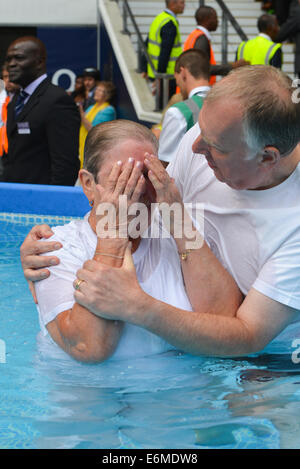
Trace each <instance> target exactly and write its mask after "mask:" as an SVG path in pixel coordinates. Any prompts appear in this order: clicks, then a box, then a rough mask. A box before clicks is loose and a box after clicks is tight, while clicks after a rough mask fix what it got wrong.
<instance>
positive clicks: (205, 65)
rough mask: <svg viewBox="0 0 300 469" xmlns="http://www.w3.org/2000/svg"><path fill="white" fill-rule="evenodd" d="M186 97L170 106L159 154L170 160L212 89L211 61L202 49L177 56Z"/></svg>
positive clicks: (179, 81) (178, 75) (180, 84)
mask: <svg viewBox="0 0 300 469" xmlns="http://www.w3.org/2000/svg"><path fill="white" fill-rule="evenodd" d="M174 76H175V79H176V83H177V86H178V87H179V88H180V92H181V95H182V98H183V100H184V101H180V102H178V103H176V104H173V106H171V107H169V109H168V110H167V111H166V114H165V116H164V120H163V124H162V131H161V134H160V137H159V147H158V157H159V159H160V160H162V161H164V162H166V163H170V161H172V160H173V159H174V158H175V156H176V153H177V149H178V146H179V144H180V142H181V139H182V137H183V136H184V134H185V133H186V132H187V131H188V130H189V129H190V128H191V127H193V125H194V124H195V123H196V122H197V121H198V116H199V111H200V109H201V107H202V105H203V98H204V97H205V96H206V94H207V92H208V91H209V88H210V87H209V61H208V57H207V56H206V54H205V53H204V52H202V51H200V50H195V49H190V50H187V51H185V52H183V53H182V54H181V55H180V56H179V57H178V59H177V61H176V65H175V73H174Z"/></svg>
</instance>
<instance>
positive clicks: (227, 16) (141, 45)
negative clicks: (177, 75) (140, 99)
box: [111, 0, 248, 111]
mask: <svg viewBox="0 0 300 469" xmlns="http://www.w3.org/2000/svg"><path fill="white" fill-rule="evenodd" d="M111 1H114V2H117V3H118V4H120V3H121V2H122V17H123V30H122V33H123V34H128V35H129V36H131V32H130V31H129V29H128V19H129V18H130V21H131V23H132V26H133V29H134V32H135V34H136V36H137V40H138V42H137V47H138V64H139V65H138V70H137V71H138V72H141V69H140V64H141V57H142V56H144V57H145V59H146V61H147V63H148V64H149V66H150V67H151V70H152V72H153V74H154V76H155V81H156V94H155V111H160V110H162V109H163V108H164V107H165V106H166V105H167V103H168V99H169V81H170V79H172V78H174V76H173V75H168V74H166V73H158V72H157V71H156V70H155V67H154V65H153V62H152V60H151V58H150V56H149V54H148V51H147V47H146V45H145V41H144V39H143V37H142V35H141V32H140V30H139V27H138V25H137V23H136V21H135V18H134V15H133V13H132V10H131V8H130V6H129V3H128V0H111ZM216 2H217V3H218V5H219V6H220V8H221V9H222V23H221V31H222V63H223V64H227V63H228V23H229V22H230V23H231V25H232V26H233V28H234V29H235V31H236V33H237V34H238V35H239V36H240V38H241V40H242V41H247V40H248V37H247V35H246V34H245V32H244V31H243V29H242V28H241V26H240V25H239V24H238V22H237V21H236V19H235V18H234V16H233V15H232V13H231V11H230V10H229V9H228V7H227V5H226V4H225V3H224V1H223V0H216ZM199 6H205V0H199Z"/></svg>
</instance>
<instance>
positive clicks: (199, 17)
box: [195, 6, 216, 24]
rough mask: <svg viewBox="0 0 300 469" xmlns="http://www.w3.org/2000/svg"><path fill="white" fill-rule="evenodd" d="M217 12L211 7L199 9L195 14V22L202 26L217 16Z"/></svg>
mask: <svg viewBox="0 0 300 469" xmlns="http://www.w3.org/2000/svg"><path fill="white" fill-rule="evenodd" d="M215 12H216V10H215V9H214V8H212V7H209V6H203V7H199V8H197V10H196V13H195V20H196V22H197V24H202V23H203V22H205V21H206V20H208V19H209V18H210V17H211V16H212V15H213V14H215Z"/></svg>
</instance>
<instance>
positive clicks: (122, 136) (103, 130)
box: [83, 119, 158, 180]
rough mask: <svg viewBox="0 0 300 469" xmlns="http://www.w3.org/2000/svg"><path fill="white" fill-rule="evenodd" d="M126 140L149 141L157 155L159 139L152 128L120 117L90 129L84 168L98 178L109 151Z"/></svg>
mask: <svg viewBox="0 0 300 469" xmlns="http://www.w3.org/2000/svg"><path fill="white" fill-rule="evenodd" d="M126 140H136V141H137V142H139V143H145V142H148V143H150V144H151V145H152V148H153V154H155V155H157V152H158V141H157V139H156V137H155V135H154V134H153V133H152V132H151V130H149V129H148V128H147V127H145V126H144V125H141V124H138V123H137V122H133V121H129V120H125V119H118V120H113V121H109V122H103V123H101V124H98V125H96V126H95V127H92V129H91V130H90V131H89V133H88V135H87V138H86V141H85V147H84V163H83V168H84V169H86V170H87V171H89V172H90V173H91V174H92V175H93V176H94V178H95V180H97V174H98V172H99V170H100V168H101V164H102V163H103V160H104V159H105V157H106V156H107V154H108V152H109V151H111V150H112V149H113V148H114V147H115V146H116V145H118V144H120V143H122V142H124V141H126ZM129 156H130V155H129Z"/></svg>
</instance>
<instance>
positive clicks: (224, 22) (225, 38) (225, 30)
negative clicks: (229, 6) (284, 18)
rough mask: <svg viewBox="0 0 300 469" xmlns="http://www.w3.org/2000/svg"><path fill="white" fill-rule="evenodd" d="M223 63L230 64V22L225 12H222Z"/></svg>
mask: <svg viewBox="0 0 300 469" xmlns="http://www.w3.org/2000/svg"><path fill="white" fill-rule="evenodd" d="M222 63H223V64H227V63H228V21H227V16H226V14H225V11H224V10H223V11H222Z"/></svg>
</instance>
